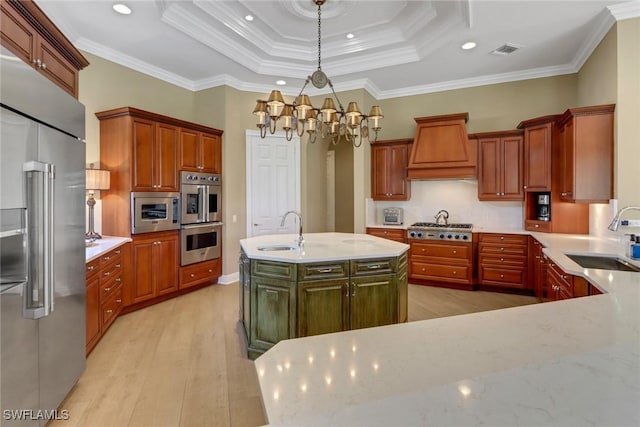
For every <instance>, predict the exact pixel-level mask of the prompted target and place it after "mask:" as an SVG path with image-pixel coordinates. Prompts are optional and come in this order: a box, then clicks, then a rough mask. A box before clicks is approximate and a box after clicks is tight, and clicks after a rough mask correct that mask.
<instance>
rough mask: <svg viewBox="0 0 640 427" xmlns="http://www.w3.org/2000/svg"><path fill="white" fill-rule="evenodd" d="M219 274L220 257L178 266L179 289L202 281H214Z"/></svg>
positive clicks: (220, 269)
mask: <svg viewBox="0 0 640 427" xmlns="http://www.w3.org/2000/svg"><path fill="white" fill-rule="evenodd" d="M221 274H222V259H221V258H216V259H212V260H210V261H203V262H198V263H196V264H191V265H187V266H184V267H180V289H185V288H190V287H192V286H196V285H201V284H203V283H216V282H217V281H218V277H220V275H221Z"/></svg>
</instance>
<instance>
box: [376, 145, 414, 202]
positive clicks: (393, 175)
mask: <svg viewBox="0 0 640 427" xmlns="http://www.w3.org/2000/svg"><path fill="white" fill-rule="evenodd" d="M411 142H412V141H411V140H410V139H399V140H389V141H378V142H376V143H373V144H371V197H372V198H373V200H409V198H410V197H411V184H410V182H409V181H408V180H407V164H408V162H409V147H410V146H411Z"/></svg>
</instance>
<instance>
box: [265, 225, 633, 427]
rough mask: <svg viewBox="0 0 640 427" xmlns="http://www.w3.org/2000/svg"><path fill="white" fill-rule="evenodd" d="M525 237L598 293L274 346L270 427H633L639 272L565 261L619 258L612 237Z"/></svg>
mask: <svg viewBox="0 0 640 427" xmlns="http://www.w3.org/2000/svg"><path fill="white" fill-rule="evenodd" d="M530 234H532V235H534V237H536V238H537V239H538V240H540V241H541V242H542V243H543V244H544V245H545V246H546V249H545V253H546V254H547V256H549V257H550V258H551V259H552V260H553V261H554V262H556V263H557V264H558V265H559V266H561V267H562V268H563V269H565V270H566V271H567V272H569V273H572V274H576V275H581V276H584V277H586V278H587V279H588V280H589V281H590V282H592V283H593V284H595V285H596V286H597V287H598V288H600V289H601V290H602V291H604V292H606V294H603V295H596V296H591V297H583V298H574V299H571V300H564V301H557V302H548V303H542V304H533V305H527V306H522V307H515V308H509V309H504V310H495V311H488V312H481V313H474V314H468V315H461V316H452V317H446V318H440V319H432V320H425V321H419V322H410V323H404V324H397V325H389V326H384V327H378V328H369V329H361V330H356V331H348V332H342V333H336V334H327V335H319V336H314V337H307V338H298V339H292V340H285V341H281V342H280V343H278V344H277V345H276V346H274V347H273V348H272V349H271V350H269V351H268V352H267V353H265V354H264V355H262V356H260V357H259V358H258V359H257V360H256V362H255V366H256V371H257V373H258V379H259V382H260V388H261V391H262V398H263V403H264V408H265V411H266V415H267V419H268V421H269V423H270V425H296V426H326V425H331V426H359V425H366V426H390V425H398V426H399V425H402V426H418V425H420V426H422V425H434V426H435V425H439V426H444V425H455V426H461V425H481V424H482V425H491V426H507V425H508V426H516V425H536V426H539V425H598V426H601V425H616V426H624V425H633V426H637V425H640V409H639V408H638V402H640V273H633V272H619V271H605V270H595V269H584V268H581V267H579V266H578V265H577V264H575V263H574V262H573V261H571V260H570V259H569V258H567V257H566V255H564V253H565V252H572V253H608V254H615V255H619V256H620V255H624V253H623V252H624V251H623V248H622V247H620V246H619V245H616V244H614V243H613V242H611V241H609V240H605V239H598V238H593V237H588V236H571V235H557V234H545V233H530ZM621 252H622V253H621Z"/></svg>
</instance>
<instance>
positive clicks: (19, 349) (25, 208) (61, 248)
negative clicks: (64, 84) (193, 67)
mask: <svg viewBox="0 0 640 427" xmlns="http://www.w3.org/2000/svg"><path fill="white" fill-rule="evenodd" d="M0 54H1V63H0V84H1V88H0V102H1V107H2V108H1V111H0V118H1V123H0V129H1V139H0V286H1V288H0V310H1V311H0V322H1V323H0V334H1V340H0V355H1V364H0V383H1V388H0V407H1V409H2V413H1V414H0V425H2V426H13V425H15V426H21V427H25V426H39V425H40V426H43V425H44V424H46V422H47V421H48V419H50V418H58V419H64V418H68V417H73V414H72V413H69V412H68V411H66V410H65V408H58V406H59V405H60V403H61V402H62V400H63V399H64V398H65V396H66V395H67V393H68V392H69V390H70V389H71V388H72V387H73V386H74V384H75V383H76V381H77V380H78V378H79V377H80V375H81V374H82V372H83V371H84V368H85V243H84V230H85V143H84V135H85V126H84V123H85V117H84V106H83V105H82V104H81V103H80V102H78V101H77V100H76V99H74V98H73V97H71V96H69V95H68V94H67V93H66V92H64V91H62V90H61V89H59V88H58V87H57V86H55V85H54V84H53V83H51V82H50V81H49V80H47V79H46V78H45V77H43V76H41V75H40V74H39V73H37V72H36V71H35V70H33V69H32V68H31V67H29V66H28V65H26V64H25V63H23V62H22V61H20V60H19V59H17V58H15V57H14V56H13V55H12V54H11V53H9V51H7V50H6V49H4V48H2V51H1V52H0ZM57 409H59V410H58V411H57V412H56V410H57Z"/></svg>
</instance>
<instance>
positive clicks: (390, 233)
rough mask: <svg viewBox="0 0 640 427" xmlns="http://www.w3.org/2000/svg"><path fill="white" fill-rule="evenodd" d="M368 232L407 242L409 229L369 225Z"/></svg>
mask: <svg viewBox="0 0 640 427" xmlns="http://www.w3.org/2000/svg"><path fill="white" fill-rule="evenodd" d="M367 234H371V235H372V236H377V237H382V238H383V239H389V240H393V241H396V242H400V243H407V230H405V229H404V228H378V227H367Z"/></svg>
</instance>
